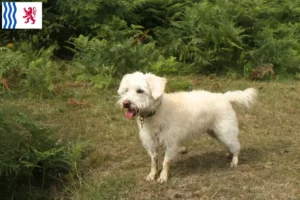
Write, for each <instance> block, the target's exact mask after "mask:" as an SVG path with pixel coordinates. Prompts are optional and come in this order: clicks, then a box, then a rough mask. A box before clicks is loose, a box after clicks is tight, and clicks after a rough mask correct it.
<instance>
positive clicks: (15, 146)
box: [0, 107, 84, 199]
mask: <svg viewBox="0 0 300 200" xmlns="http://www.w3.org/2000/svg"><path fill="white" fill-rule="evenodd" d="M83 147H84V146H83V145H81V144H78V145H73V144H63V143H62V142H58V141H56V140H55V139H53V138H52V136H51V131H50V130H48V129H46V128H42V127H39V126H37V125H36V124H35V123H34V122H33V121H32V120H31V119H29V118H28V117H27V116H26V115H25V114H24V113H21V112H19V111H17V110H16V109H14V108H11V107H3V108H1V110H0V188H1V195H2V198H13V197H14V196H16V195H17V196H18V195H20V194H22V193H23V192H24V191H26V192H25V193H23V194H22V198H23V199H24V198H26V197H29V196H30V195H33V193H30V191H33V190H34V189H36V188H39V189H43V188H44V186H45V184H46V183H47V181H50V180H51V182H53V180H55V179H59V180H62V177H61V175H62V174H67V173H71V174H73V175H76V174H77V171H75V168H74V165H76V163H77V162H78V161H79V159H80V158H81V153H82V151H83ZM33 188H34V189H33ZM23 190H24V191H23ZM28 195H29V196H28Z"/></svg>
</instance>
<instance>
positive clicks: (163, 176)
mask: <svg viewBox="0 0 300 200" xmlns="http://www.w3.org/2000/svg"><path fill="white" fill-rule="evenodd" d="M167 181H168V174H167V173H165V172H164V171H162V172H161V174H160V177H159V178H158V179H157V182H159V183H165V182H167Z"/></svg>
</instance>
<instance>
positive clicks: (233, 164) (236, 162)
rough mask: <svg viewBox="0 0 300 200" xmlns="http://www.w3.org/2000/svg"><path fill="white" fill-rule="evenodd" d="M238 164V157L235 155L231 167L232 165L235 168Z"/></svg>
mask: <svg viewBox="0 0 300 200" xmlns="http://www.w3.org/2000/svg"><path fill="white" fill-rule="evenodd" d="M237 164H238V158H237V157H235V156H234V157H233V158H232V161H231V163H230V167H231V168H234V167H236V166H237Z"/></svg>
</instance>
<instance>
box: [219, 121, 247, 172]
mask: <svg viewBox="0 0 300 200" xmlns="http://www.w3.org/2000/svg"><path fill="white" fill-rule="evenodd" d="M238 131H239V130H238V125H237V123H236V121H235V120H232V121H229V120H226V121H224V122H223V123H221V124H219V125H218V126H217V127H216V128H215V129H214V134H215V136H216V138H217V139H218V140H219V141H220V142H221V143H223V144H224V145H225V146H226V148H227V150H228V152H229V155H232V160H231V163H230V166H231V167H236V166H237V164H238V160H239V159H238V156H239V152H240V149H241V145H240V142H239V139H238Z"/></svg>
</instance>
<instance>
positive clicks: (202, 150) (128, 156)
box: [1, 76, 300, 200]
mask: <svg viewBox="0 0 300 200" xmlns="http://www.w3.org/2000/svg"><path fill="white" fill-rule="evenodd" d="M179 83H181V84H179ZM247 87H256V88H257V89H258V90H259V103H258V104H257V106H256V107H255V108H254V109H252V110H251V111H244V110H243V109H240V108H238V107H236V111H237V113H238V118H239V127H240V141H241V145H242V151H241V155H240V163H239V166H238V167H237V168H236V169H231V168H229V162H230V160H228V159H227V158H226V157H225V153H226V152H225V150H224V149H223V147H222V146H221V145H220V144H218V142H217V141H215V140H212V139H211V138H210V137H208V136H206V135H203V136H202V137H200V138H199V139H197V140H193V141H189V142H188V143H186V144H185V145H186V147H187V148H188V153H187V154H185V155H180V156H178V158H177V159H176V160H175V161H174V163H173V165H172V167H171V174H170V180H169V181H168V183H166V184H158V183H156V182H146V181H145V180H144V178H145V176H146V175H147V174H148V172H149V170H150V159H149V157H148V155H147V153H146V151H145V150H144V149H143V147H142V145H141V143H140V141H139V137H138V129H137V127H136V123H135V121H128V120H127V119H125V118H124V113H123V111H122V110H121V109H120V108H119V107H118V106H116V100H117V93H116V90H117V88H112V89H109V90H100V89H96V88H89V87H87V88H76V89H72V88H70V89H68V90H67V91H64V92H63V93H62V94H60V95H59V96H57V97H56V98H53V99H45V100H38V99H30V98H28V97H22V98H13V97H9V96H3V98H2V99H3V100H2V101H3V102H2V103H5V104H8V105H9V104H11V105H14V106H15V107H17V108H19V109H20V110H22V111H23V112H25V113H28V114H30V116H32V117H33V118H34V120H36V121H38V122H39V123H43V124H46V125H47V126H49V127H56V129H55V130H56V131H55V137H56V138H57V139H60V140H63V141H66V140H67V141H68V140H70V141H71V140H74V139H75V140H76V139H79V140H80V139H81V138H85V139H87V140H89V141H90V143H89V145H90V146H89V152H88V153H87V155H86V156H85V159H84V162H82V164H81V165H80V166H78V167H79V168H80V171H81V172H82V173H81V174H80V177H79V180H78V181H70V182H69V184H68V185H67V186H66V187H65V189H64V190H63V192H62V193H56V195H57V197H58V198H61V199H78V200H79V199H95V200H96V199H298V198H300V183H299V180H300V173H299V172H300V171H299V170H300V159H299V151H300V149H299V143H300V138H299V136H298V135H299V129H300V115H299V112H300V104H299V102H300V95H299V94H300V83H299V82H292V81H287V82H249V81H244V80H236V81H232V80H228V79H221V78H213V77H210V78H208V77H192V76H189V77H171V78H170V80H169V82H168V87H167V91H176V90H191V89H197V88H201V89H206V90H210V91H214V92H224V91H227V90H236V89H245V88H247ZM69 98H72V99H76V100H78V101H83V100H84V99H86V102H88V103H89V104H90V105H91V106H89V107H88V106H86V107H79V106H78V105H76V104H68V99H69ZM2 103H1V104H2ZM159 161H160V163H161V161H162V155H161V156H160V159H159Z"/></svg>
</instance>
